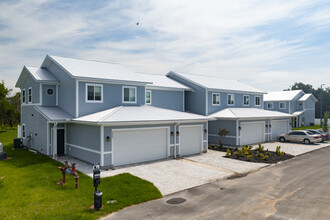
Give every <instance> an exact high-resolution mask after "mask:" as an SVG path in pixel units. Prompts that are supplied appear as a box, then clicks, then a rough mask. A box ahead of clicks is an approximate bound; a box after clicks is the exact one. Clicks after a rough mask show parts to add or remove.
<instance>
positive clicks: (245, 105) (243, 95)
mask: <svg viewBox="0 0 330 220" xmlns="http://www.w3.org/2000/svg"><path fill="white" fill-rule="evenodd" d="M244 97H248V104H245V103H244ZM243 106H250V96H249V95H243Z"/></svg>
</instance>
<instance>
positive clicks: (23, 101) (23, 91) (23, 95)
mask: <svg viewBox="0 0 330 220" xmlns="http://www.w3.org/2000/svg"><path fill="white" fill-rule="evenodd" d="M22 103H25V89H23V90H22Z"/></svg>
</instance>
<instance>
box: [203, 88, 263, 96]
mask: <svg viewBox="0 0 330 220" xmlns="http://www.w3.org/2000/svg"><path fill="white" fill-rule="evenodd" d="M208 90H209V91H210V92H220V93H222V92H223V93H234V94H243V95H244V94H250V95H263V94H267V93H266V92H252V91H240V90H229V89H228V90H226V89H215V88H208Z"/></svg>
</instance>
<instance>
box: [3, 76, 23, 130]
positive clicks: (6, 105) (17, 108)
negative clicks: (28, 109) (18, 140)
mask: <svg viewBox="0 0 330 220" xmlns="http://www.w3.org/2000/svg"><path fill="white" fill-rule="evenodd" d="M11 93H12V90H11V89H9V88H7V87H6V86H5V83H4V81H2V82H1V83H0V123H1V125H0V126H1V129H2V130H3V129H4V128H5V127H6V126H9V127H11V128H12V127H13V126H14V125H16V124H19V123H20V118H21V113H20V112H21V93H20V92H17V93H15V94H13V95H12V94H11Z"/></svg>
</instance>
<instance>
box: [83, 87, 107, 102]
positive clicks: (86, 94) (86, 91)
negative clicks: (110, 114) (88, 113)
mask: <svg viewBox="0 0 330 220" xmlns="http://www.w3.org/2000/svg"><path fill="white" fill-rule="evenodd" d="M89 86H93V87H94V100H88V87H89ZM96 86H97V87H101V100H95V87H96ZM85 101H86V103H103V84H94V83H86V84H85Z"/></svg>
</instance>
